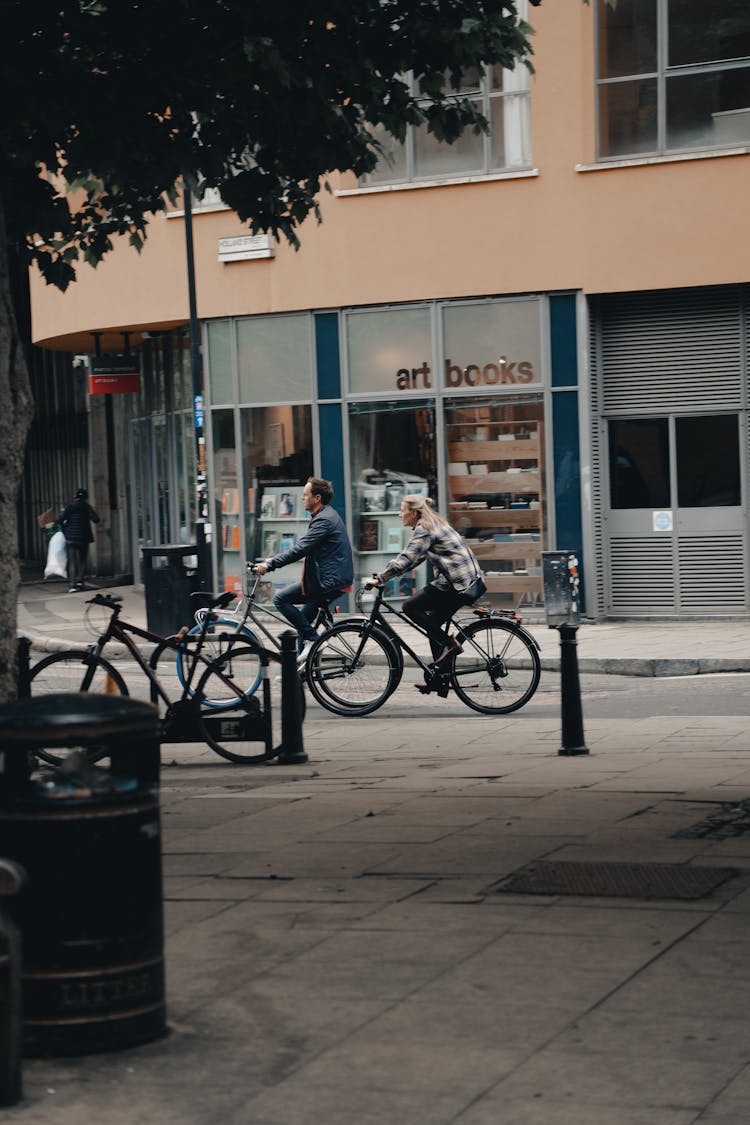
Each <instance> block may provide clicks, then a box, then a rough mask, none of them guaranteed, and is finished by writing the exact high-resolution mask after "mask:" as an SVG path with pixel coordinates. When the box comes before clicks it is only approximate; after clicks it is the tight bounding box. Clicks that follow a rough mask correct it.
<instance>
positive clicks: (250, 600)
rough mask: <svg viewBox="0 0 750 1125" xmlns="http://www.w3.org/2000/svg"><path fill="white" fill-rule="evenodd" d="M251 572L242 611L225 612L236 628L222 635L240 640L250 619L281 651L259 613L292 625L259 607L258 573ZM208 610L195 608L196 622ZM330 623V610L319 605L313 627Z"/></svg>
mask: <svg viewBox="0 0 750 1125" xmlns="http://www.w3.org/2000/svg"><path fill="white" fill-rule="evenodd" d="M250 566H252V564H248V569H249V568H250ZM252 573H253V577H254V579H255V581H254V582H253V583H252V585H250V583H249V581H248V583H247V588H246V589H244V590H243V592H242V596H243V599H244V603H245V606H244V610H242V613H241V614H240V607H239V606H238V607H237V609H236V610H229V612H228V613H227V614H226V616H227V617H228V616H232V617H236V618H237V628H236V630H235V632H234V633H227V634H223V636H225V637H226V638H227V639H228V640H229V641H230V643H231V641H232V640H234V639H235V638H236V639H237V640H242V630H243V629H244V628H246V627H247V622H248V621H251V622H252V624H253V626H254V627H255V629H257V631H258V632H259V633H262V634H263V636H264V637H265V638H266V640H267V641H269V642H270V643H271V644H272V645H273V647H274V648H275V649H276V650H277V652H281V644H280V642H279V640H278V639H277V637H275V636H274V635H273V633H271V632H270V631H269V629H267V628H266V626H265V624H264V623H263V621H262V620H261V619H260V616H259V614H261V613H263V614H265V615H266V617H270V618H272V620H273V621H277V622H278V623H279V625H285V626H286V627H287V628H288V629H291V628H292V626H291V625H290V623H289V622H288V621H287V619H286V618H285V617H283V616H282V615H281V614H280V613H274V612H273V610H271V609H268V608H266V607H265V606H263V607H261V606H258V605H257V603H256V600H255V598H256V591H257V589H258V582H259V581H260V575H259V574H254V572H252ZM209 612H211V611H210V610H207V609H199V610H197V611H196V613H195V622H196V624H197V625H202V624H203V619H204V616H205V614H206V613H209ZM332 624H333V616H332V614H331V611H330V610H329V609H328V607H327V606H325V605H319V606H318V612H317V615H316V617H315V620H314V621H313V628H314V629H317V628H318V627H319V626H320V625H326V626H329V625H332ZM251 631H252V630H251Z"/></svg>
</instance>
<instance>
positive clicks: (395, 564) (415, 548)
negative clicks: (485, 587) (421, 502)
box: [379, 522, 482, 594]
mask: <svg viewBox="0 0 750 1125" xmlns="http://www.w3.org/2000/svg"><path fill="white" fill-rule="evenodd" d="M426 558H427V559H429V560H430V562H431V563H432V565H433V566H434V568H435V570H436V571H437V572H438V577H437V578H436V579H435V580H434V581H433V583H432V585H433V586H436V587H437V588H438V589H439V590H448V589H451V588H452V589H454V590H456V592H457V593H459V594H462V593H463V592H464V590H468V588H469V586H471V585H472V584H473V583H474V582H476V580H477V578H479V577H480V575H481V573H482V571H481V568H480V566H479V563H478V562H477V560H476V558H475V557H474V553H473V552H472V551H471V549H470V548H469V547H467V545H466V543H465V542H464V540H463V539H462V538H461V536H460V535H459V534H458V532H457V531H455V530H454V528H452V527H449V526H448V525H447V524H441V525H440V526H439V527H437V528H435V530H434V531H428V530H427V528H426V527H422V524H421V522H420V523H417V525H416V526H415V528H414V531H413V532H412V537H411V539H410V540H409V542H408V543H407V544H406V546H405V547H404V549H403V551H402V552H401V554H400V555H396V557H395V559H391V561H390V562H389V563H388V565H387V566H386V567H384V569H383V570H382V571H381V573H380V575H379V577H380V579H381V580H382V581H383V582H387V581H388V579H389V578H394V577H395V576H396V575H398V574H404V573H405V572H406V571H407V570H413V569H414V568H415V567H417V566H419V564H420V563H421V562H424V560H425V559H426Z"/></svg>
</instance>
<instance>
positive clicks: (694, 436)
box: [676, 414, 741, 508]
mask: <svg viewBox="0 0 750 1125" xmlns="http://www.w3.org/2000/svg"><path fill="white" fill-rule="evenodd" d="M676 434H677V495H678V504H679V506H680V507H681V508H723V507H739V505H740V503H741V500H740V434H739V426H738V423H737V415H736V414H726V415H722V414H718V415H714V416H709V417H707V418H678V419H677V422H676Z"/></svg>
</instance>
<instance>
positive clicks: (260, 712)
mask: <svg viewBox="0 0 750 1125" xmlns="http://www.w3.org/2000/svg"><path fill="white" fill-rule="evenodd" d="M233 597H234V595H233V594H221V595H219V597H217V598H214V599H213V600H212V603H211V606H210V607H209V608H208V610H207V611H206V612H205V613H204V616H203V619H202V622H201V625H200V629H199V632H198V634H197V635H196V636H195V637H193V638H192V643H188V638H187V636H186V634H187V629H185V630H183V631H182V632H181V633H179V634H177V636H174V637H161V636H159V634H158V633H152V632H150V631H149V630H148V629H142V628H140V626H138V625H133V624H132V623H131V622H128V621H124V620H123V619H122V617H121V616H120V613H121V609H122V598H117V597H113V596H112V595H110V594H102V593H98V594H96V595H95V596H94V597H93V598H90V599H88V601H87V604H88V606H89V607H94V606H102V607H104V608H106V609H109V610H111V615H110V618H109V622H108V624H107V626H106V628H105V630H104V632H103V633H102V634H101V636H100V637H99V639H98V640H97V642H96V644H93V645H91V646H90V647H89V648H88V649H84V650H77V649H70V650H66V651H64V652H55V653H52V654H51V655H50V656H45V657H44V658H43V659H42V660H40V661H39V663H38V664H36V665H35V666H34V667H33V668H32V669H31V672H30V683H31V694H32V695H36V694H41V693H47V692H57V691H72V692H76V691H85V692H103V693H113V694H120V695H129V694H130V692H129V690H128V687H127V685H126V683H125V680H124V678H123V676H122V674H121V673H120V672H119V671H118V669H117V668H115V666H114V665H113V664H112V662H111V661H110V660H108V659H106V658H105V657H104V656H103V655H102V653H103V652H104V650H105V649H106V648H107V646H108V645H110V644H111V642H113V641H118V642H120V643H121V644H123V645H124V646H125V648H126V650H127V653H128V654H129V656H130V657H131V658H132V660H134V661H135V663H136V664H137V666H138V667H139V668H140V669H141V671H142V672H143V674H144V675H145V676H146V678H147V680H148V682H149V685H150V697H151V701H152V703H154V704H156V705H157V706H159V709H160V726H161V731H160V734H161V741H162V742H197V741H199V740H203V741H204V742H205V743H206V744H207V745H208V746H210V748H211V749H212V750H213V751H215V753H217V754H219V755H220V756H221V757H222V758H226V759H227V760H228V761H230V762H243V763H246V764H256V763H258V762H261V761H267V760H269V759H270V758H273V757H276V756H277V754H278V753H279V748H277V749H276V750H274V748H273V737H272V733H273V732H272V724H271V694H270V684H269V675H268V665H269V661H270V660H278V659H279V658H278V657H277V656H276V654H275V653H270V652H268V650H266V649H264V648H262V647H261V646H260V645H259V644H258V643H257V642H255V641H251V640H250V639H249V638H247V637H245V636H243V637H242V639H241V643H240V642H239V641H238V642H237V643H234V644H232V645H231V647H230V648H229V650H228V651H226V652H224V653H221V654H220V655H218V656H215V654H213V653H212V652H211V651H208V652H207V653H206V652H204V650H205V649H206V639H207V637H208V635H209V629H210V628H211V626H212V625H213V623H214V619H215V618H216V616H217V615H216V613H215V612H214V611H215V610H224V609H225V608H226V606H227V605H228V604H229V602H230V601H232V599H233ZM90 612H91V610H87V613H90ZM133 637H138V638H140V639H141V640H144V641H149V642H151V643H153V644H154V645H155V648H154V650H153V652H152V654H151V657H150V659H149V660H146V658H145V657H144V656H143V655H142V653H141V652H140V650H139V649H138V647H137V645H136V643H135V641H134V640H133ZM167 654H168V656H169V663H168V665H167V664H164V665H162V671H161V675H160V674H159V661H160V660H162V658H164V657H165V655H167ZM175 655H177V656H178V658H179V659H181V660H183V661H184V664H183V675H184V683H183V684H182V691H181V694H180V695H179V696H178V697H175V696H174V695H173V694H171V693H170V690H169V688H168V687H167V686H166V685H165V682H164V681H165V674H166V673H170V674H173V669H174V664H173V659H174V657H175ZM259 666H260V669H261V682H262V684H263V691H262V693H261V695H262V701H261V698H260V697H259V696H258V695H257V694H256V695H249V694H248V692H247V685H249V684H255V681H256V675H257V669H258V667H259ZM256 686H257V685H256ZM217 699H218V700H222V703H221V707H222V711H221V713H220V714H216V713H215V711H214V709H213V708H214V707H215V702H212V703H210V704H209V702H208V701H216V700H217ZM230 708H231V709H230ZM258 743H261V744H262V749H258V747H257V744H258ZM37 753H38V756H39V757H40V758H43V759H44V760H45V761H48V762H52V763H53V764H57V763H59V762H60V760H61V759H60V758H59V757H57V756H56V755H53V754H51V753H50V752H49V751H38V752H37ZM89 756H90V757H91V758H92V760H95V759H96V758H97V757H101V756H103V755H102V754H97V753H96V752H94V753H93V754H92V755H89Z"/></svg>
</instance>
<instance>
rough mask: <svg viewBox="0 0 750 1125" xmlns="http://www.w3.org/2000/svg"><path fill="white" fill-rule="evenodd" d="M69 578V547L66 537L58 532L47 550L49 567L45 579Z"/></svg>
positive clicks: (45, 569) (46, 568) (46, 569)
mask: <svg viewBox="0 0 750 1125" xmlns="http://www.w3.org/2000/svg"><path fill="white" fill-rule="evenodd" d="M67 576H68V546H67V543H66V542H65V536H64V535H63V533H62V532H61V531H56V532H55V534H54V535H53V536H52V538H51V539H50V541H49V547H48V548H47V565H46V566H45V568H44V577H45V578H67Z"/></svg>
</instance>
